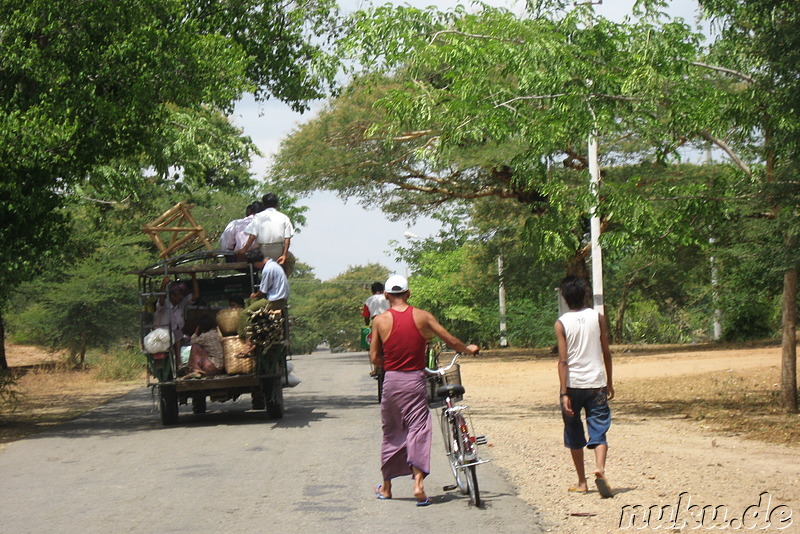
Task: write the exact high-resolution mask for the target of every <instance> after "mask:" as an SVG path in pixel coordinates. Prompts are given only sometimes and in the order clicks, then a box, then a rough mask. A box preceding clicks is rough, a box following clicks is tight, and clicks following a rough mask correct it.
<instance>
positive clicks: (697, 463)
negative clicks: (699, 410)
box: [462, 348, 800, 534]
mask: <svg viewBox="0 0 800 534" xmlns="http://www.w3.org/2000/svg"><path fill="white" fill-rule="evenodd" d="M779 362H780V349H779V348H761V349H750V350H746V351H725V352H724V353H720V352H709V353H703V352H700V353H698V352H691V353H688V352H687V353H671V354H668V355H661V356H639V357H635V358H632V357H617V358H616V359H615V366H614V376H615V389H616V395H617V400H620V399H623V398H624V396H625V384H626V383H631V382H632V381H635V380H636V379H637V378H641V377H648V378H652V377H667V376H671V377H680V376H684V375H690V374H695V373H720V374H722V373H727V372H729V370H730V369H735V370H747V369H755V368H765V367H777V366H779ZM462 380H463V382H464V384H465V387H466V388H467V394H466V396H465V402H466V403H468V404H469V405H470V406H471V407H472V409H473V424H474V425H475V426H476V432H477V433H479V434H486V435H487V436H488V438H489V444H490V446H489V447H485V448H483V451H485V456H487V457H490V458H491V459H492V461H493V462H494V463H495V464H497V465H498V466H500V467H501V468H502V469H503V470H504V471H506V473H507V474H508V476H509V478H510V479H511V480H512V482H513V483H514V484H515V486H516V488H517V489H518V492H519V495H520V496H521V497H522V498H523V499H524V500H525V501H527V502H528V503H530V504H531V505H532V506H535V507H537V508H538V509H539V511H540V513H541V514H542V516H543V518H544V519H545V521H546V522H547V524H548V525H550V528H551V531H552V532H559V533H565V534H571V533H581V534H583V533H587V532H592V533H604V532H620V531H625V530H626V529H625V528H624V527H629V528H628V530H636V528H637V527H639V528H642V527H647V526H649V528H653V527H654V526H659V522H658V521H657V520H656V518H655V514H654V515H653V516H652V517H651V519H650V520H649V523H648V524H647V525H645V524H644V523H643V522H642V521H643V520H641V519H639V520H637V519H634V522H633V524H631V523H630V519H631V514H630V511H631V510H632V509H633V508H632V507H633V506H636V505H639V506H642V507H643V510H642V511H644V510H646V509H649V508H650V507H651V506H658V507H659V508H662V507H665V506H667V505H672V507H673V508H672V509H670V508H664V510H665V511H666V512H667V514H668V515H669V514H670V513H672V510H673V509H674V508H679V499H681V503H680V508H681V510H682V512H681V513H680V515H678V516H675V517H676V518H677V520H678V521H677V523H678V526H681V525H682V524H683V522H682V519H683V518H685V519H686V524H685V526H684V528H683V530H682V531H684V532H688V531H689V530H693V528H692V527H694V529H701V530H704V529H708V528H709V527H711V528H715V525H716V528H719V527H721V526H722V524H721V523H720V522H719V521H717V522H716V523H715V522H713V521H712V519H711V517H710V514H709V513H707V514H706V517H705V519H703V518H702V516H701V513H702V508H703V507H706V506H710V507H713V508H716V507H720V506H724V507H725V509H723V508H720V509H719V510H720V512H722V511H725V512H726V513H727V517H726V519H725V521H730V520H731V519H732V518H738V519H741V518H742V517H743V514H745V512H747V513H748V514H749V515H748V516H747V518H746V520H747V522H746V523H745V525H744V526H748V525H751V524H754V522H755V523H757V526H756V529H760V528H761V527H764V526H770V525H771V526H770V528H767V529H766V530H767V531H775V532H779V531H782V532H800V461H798V460H800V449H798V448H795V447H787V446H779V445H770V444H765V443H761V442H755V441H748V440H744V439H742V438H738V437H735V436H726V435H720V434H716V433H714V432H712V431H710V430H708V429H706V428H704V427H703V426H702V425H701V424H700V423H697V422H693V421H687V420H685V419H679V418H677V417H680V416H676V418H675V419H668V418H653V419H648V418H639V417H637V418H630V417H625V416H624V415H619V416H616V417H613V416H612V417H613V423H612V427H611V430H610V432H609V435H608V440H609V457H608V461H607V465H606V476H607V479H608V481H609V483H610V484H611V486H612V488H613V489H614V490H615V492H616V495H615V497H614V498H612V499H602V498H601V497H600V495H599V493H597V491H596V488H594V484H593V480H592V479H590V489H592V491H591V492H590V493H588V494H583V495H582V494H576V493H569V492H568V491H567V490H568V488H569V487H570V486H571V485H574V484H575V482H577V477H576V475H575V472H574V468H573V466H572V461H571V459H570V456H569V452H568V450H567V449H565V448H564V446H563V437H562V436H563V434H562V431H563V426H562V424H561V418H560V413H559V408H558V396H557V394H558V378H557V371H556V363H555V359H551V360H535V361H514V362H502V361H496V360H495V361H492V360H491V359H488V360H487V361H481V360H480V359H465V360H464V361H463V365H462ZM613 403H614V401H612V403H611V405H612V412H613V410H614V405H613ZM798 424H800V419H799V420H798ZM586 468H587V473H588V474H591V473H592V472H593V471H594V455H593V454H592V453H591V452H589V453H588V454H587V455H586ZM764 492H767V494H766V495H763V496H762V493H764ZM681 494H684V495H683V496H682V497H681ZM768 500H769V503H767V501H768ZM759 503H761V506H760V507H753V505H759ZM694 505H697V506H696V507H695V508H690V507H691V506H694ZM626 507H627V508H626ZM759 509H763V510H764V512H763V513H762V515H760V516H759V515H753V514H754V513H755V512H757V511H759ZM691 511H695V515H690V512H691ZM787 511H788V513H789V514H791V512H792V511H794V513H795V517H794V518H793V519H789V520H788V523H792V522H793V524H788V528H785V529H783V530H777V528H776V525H777V526H787V523H780V519H781V518H782V517H783V518H786V515H785V514H786V513H787ZM770 512H772V516H771V518H770V517H769V513H770ZM781 514H783V515H781ZM693 518H694V519H693ZM698 518H699V520H698ZM761 519H763V521H761ZM701 521H702V523H701ZM759 521H760V522H759ZM670 524H671V521H670V520H668V519H667V520H666V521H665V522H664V523H661V524H660V526H661V527H662V529H663V530H668V529H667V528H666V527H667V526H669V525H670ZM737 525H740V523H738V522H734V523H733V524H732V525H731V526H732V527H736V526H737ZM620 527H623V528H622V529H621V528H620ZM670 531H671V532H676V531H681V530H676V529H673V530H670Z"/></svg>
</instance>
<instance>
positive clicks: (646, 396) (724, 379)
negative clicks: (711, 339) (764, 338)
mask: <svg viewBox="0 0 800 534" xmlns="http://www.w3.org/2000/svg"><path fill="white" fill-rule="evenodd" d="M617 389H618V390H622V389H624V391H625V395H624V398H621V399H618V400H617V401H615V403H614V405H615V407H616V410H617V414H618V415H619V416H621V417H638V418H641V417H646V418H656V417H666V418H671V419H676V418H677V419H690V420H694V421H699V422H701V423H702V424H703V425H704V426H706V427H708V428H711V429H715V430H720V431H723V432H726V433H730V434H732V435H737V436H742V437H746V438H749V439H756V440H759V441H764V442H768V443H782V444H786V445H797V443H800V425H799V424H798V416H797V414H786V413H784V412H782V410H781V407H780V403H781V400H780V370H779V369H777V368H760V369H752V370H748V371H747V372H746V373H744V372H728V373H726V374H725V376H713V375H697V376H681V377H670V378H660V379H637V380H635V381H634V380H632V381H627V382H619V383H618V384H617Z"/></svg>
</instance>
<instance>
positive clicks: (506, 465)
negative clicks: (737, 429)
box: [7, 345, 800, 534]
mask: <svg viewBox="0 0 800 534" xmlns="http://www.w3.org/2000/svg"><path fill="white" fill-rule="evenodd" d="M7 348H8V355H7V356H8V361H9V364H10V365H12V366H24V365H33V364H40V363H42V361H43V358H44V359H45V360H47V359H51V360H55V359H56V356H53V355H47V354H46V353H42V352H41V351H40V350H39V349H36V348H32V347H24V346H15V345H9V346H8V347H7ZM779 365H780V349H779V348H777V347H770V348H756V349H748V350H742V351H724V352H685V353H681V352H672V353H668V354H659V355H657V354H652V355H646V356H636V357H631V356H625V355H621V356H618V355H615V366H614V374H615V386H616V392H617V400H619V401H622V400H623V399H624V398H625V387H626V384H630V383H633V382H634V381H635V380H637V379H640V378H644V377H646V378H654V377H656V378H657V377H681V376H685V375H692V374H699V373H704V374H719V375H723V374H724V373H727V372H729V370H731V369H734V370H747V369H763V368H769V367H772V368H777V367H778V366H779ZM462 379H463V383H464V384H465V386H466V388H467V394H466V396H465V403H467V404H469V405H470V406H471V408H472V414H473V425H474V426H475V429H476V431H477V433H479V434H485V435H487V436H488V438H489V446H488V447H483V448H482V455H483V456H484V458H489V459H491V461H492V462H494V464H495V465H496V466H498V467H500V468H501V469H502V470H503V471H504V472H505V474H506V476H507V477H508V478H509V479H510V480H511V482H512V483H513V484H514V486H515V487H516V489H517V491H518V494H519V495H520V497H522V499H524V500H525V501H527V502H528V503H530V504H531V505H532V506H534V507H536V509H537V510H538V512H539V514H540V515H541V517H542V518H543V520H544V521H545V523H546V524H547V525H548V526H549V528H550V531H551V532H558V533H564V534H573V533H575V534H584V533H598V534H602V533H607V532H624V531H628V530H637V527H638V528H640V529H642V530H645V529H648V530H649V529H653V528H654V527H659V526H660V527H661V528H660V529H659V530H661V531H664V530H669V531H670V532H681V531H683V532H689V531H691V530H709V529H714V528H719V527H721V526H722V524H721V523H720V521H719V520H717V521H716V522H714V521H713V520H712V519H711V518H710V517H709V514H708V511H707V512H706V516H705V518H701V514H702V512H703V508H704V507H714V508H716V507H724V508H719V510H720V511H721V512H722V511H724V512H725V513H726V514H727V515H726V517H725V521H730V520H731V519H736V520H740V519H741V518H742V517H743V516H745V514H746V513H747V517H746V520H747V521H748V523H746V525H745V526H748V525H752V524H755V526H756V528H755V530H759V531H762V532H763V531H774V532H800V448H797V447H787V446H779V445H770V444H765V443H761V442H756V441H751V440H745V439H743V438H739V437H736V436H731V435H724V434H720V433H715V432H713V431H712V430H710V429H708V428H704V427H703V426H702V425H701V424H700V423H697V422H694V421H689V420H686V419H683V416H681V415H680V414H676V415H675V418H664V417H654V418H643V417H630V416H625V415H624V414H622V413H620V412H621V410H619V411H617V413H616V414H615V415H614V422H613V424H612V427H611V431H610V432H609V435H608V439H609V447H610V448H609V458H608V463H607V469H606V474H607V477H608V480H609V483H610V484H611V485H612V487H613V488H614V490H615V492H616V495H615V497H614V498H612V499H602V498H600V495H599V494H598V493H597V491H596V490H595V488H594V485H593V482H592V481H591V480H590V488H591V489H592V491H591V492H590V493H588V494H585V495H580V494H575V493H569V492H568V491H567V489H568V488H569V487H570V486H571V485H573V484H574V483H575V482H576V477H575V474H574V469H573V466H572V463H571V460H570V456H569V452H568V451H567V449H565V448H564V447H563V441H562V440H563V438H562V424H561V419H560V414H559V410H558V404H557V403H558V399H557V392H558V379H557V374H556V365H555V359H544V360H543V359H535V360H532V359H524V358H514V359H513V361H501V360H498V359H493V358H491V357H488V358H486V359H481V358H477V359H464V360H462ZM102 387H108V386H107V385H105V386H102ZM131 387H133V386H127V389H130V388H131ZM120 393H121V392H118V393H117V394H120ZM613 403H614V401H612V411H613V410H614V404H613ZM798 424H800V418H798ZM586 467H587V472H588V473H589V474H591V473H592V471H593V470H594V458H593V455H591V453H590V454H587V461H586ZM479 469H480V468H479ZM483 489H484V491H491V488H483ZM670 505H671V506H672V508H668V507H669V506H670ZM634 506H641V507H643V508H641V509H639V511H640V512H644V511H647V510H648V509H649V508H650V507H656V506H657V507H658V508H663V509H664V511H665V512H666V514H667V516H669V514H670V513H673V510H674V509H676V508H679V509H680V511H679V513H678V515H677V516H673V519H675V518H677V523H678V526H680V525H681V524H682V522H683V520H684V519H685V520H686V524H685V526H684V528H683V529H678V528H672V529H670V528H668V527H670V526H671V525H672V520H673V519H670V518H669V517H667V518H666V519H665V521H664V522H661V523H659V521H658V520H657V519H656V518H655V515H652V516H651V517H650V519H649V520H648V521H647V524H645V523H643V521H645V519H643V516H642V515H641V514H640V515H639V516H637V517H635V518H634V519H633V523H631V514H630V511H631V510H632V508H631V507H634ZM692 506H694V508H692ZM787 511H788V513H789V514H791V513H792V512H794V514H795V517H793V518H789V519H788V522H790V523H791V524H789V525H788V528H784V529H783V530H778V529H777V526H781V525H783V526H787V524H786V523H783V524H781V523H780V522H779V521H780V520H781V518H784V519H785V518H786V513H787ZM756 512H758V513H760V515H754V514H755V513H756ZM770 513H771V516H770ZM781 514H783V515H781ZM701 519H702V523H700V520H701ZM736 525H737V523H734V524H733V526H734V527H736ZM620 527H622V528H620ZM625 527H628V528H625ZM761 527H769V528H766V529H763V530H762V529H761ZM659 530H656V531H659Z"/></svg>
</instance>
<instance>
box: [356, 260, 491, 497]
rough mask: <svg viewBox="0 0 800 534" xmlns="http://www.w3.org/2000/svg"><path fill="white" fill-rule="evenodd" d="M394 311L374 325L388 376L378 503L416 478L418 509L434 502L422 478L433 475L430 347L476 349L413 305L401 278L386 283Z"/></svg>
mask: <svg viewBox="0 0 800 534" xmlns="http://www.w3.org/2000/svg"><path fill="white" fill-rule="evenodd" d="M385 289H386V292H385V295H386V298H387V299H388V301H389V306H390V307H389V309H388V310H387V311H385V312H384V313H381V314H380V315H378V316H377V317H375V320H374V321H373V324H372V326H373V332H372V343H371V344H370V351H369V356H370V360H371V361H372V363H373V364H374V365H375V367H379V368H383V369H384V370H385V372H386V375H385V378H384V383H383V397H382V398H381V424H382V427H383V441H382V443H381V473H382V475H383V484H381V485H379V486H378V487H377V488H375V494H376V495H377V497H378V498H379V499H391V498H392V479H393V478H397V477H400V476H404V475H411V476H412V477H413V479H414V497H415V498H416V500H417V506H427V505H428V504H430V500H429V499H428V496H427V494H426V493H425V486H424V483H423V480H424V478H425V477H426V476H428V473H430V470H431V469H430V460H431V437H432V436H431V434H432V429H431V414H430V411H429V410H428V395H427V391H426V389H425V370H424V369H425V364H426V350H425V349H426V346H427V343H428V341H429V340H430V339H431V338H433V336H434V335H435V336H438V337H439V339H441V340H442V341H443V342H444V343H445V344H446V345H447V346H448V347H450V348H452V349H453V350H457V351H459V352H466V353H469V354H472V355H473V356H475V355H476V354H477V353H478V347H477V346H476V345H469V346H467V345H464V343H462V342H461V341H460V340H459V339H458V338H456V337H455V336H453V335H452V334H450V332H448V331H447V330H445V328H444V327H443V326H442V325H441V324H439V321H437V320H436V318H435V317H434V316H433V315H431V314H430V313H428V312H426V311H424V310H420V309H417V308H414V307H412V306H410V305H409V304H408V297H409V296H410V295H411V292H410V291H409V289H408V281H407V280H406V279H405V278H404V277H402V276H399V275H394V276H391V277H389V279H388V280H387V281H386V287H385Z"/></svg>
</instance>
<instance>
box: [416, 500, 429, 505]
mask: <svg viewBox="0 0 800 534" xmlns="http://www.w3.org/2000/svg"><path fill="white" fill-rule="evenodd" d="M429 504H431V500H430V499H425V500H424V501H417V506H428V505H429Z"/></svg>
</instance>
